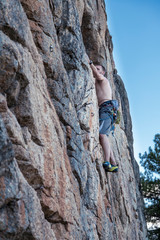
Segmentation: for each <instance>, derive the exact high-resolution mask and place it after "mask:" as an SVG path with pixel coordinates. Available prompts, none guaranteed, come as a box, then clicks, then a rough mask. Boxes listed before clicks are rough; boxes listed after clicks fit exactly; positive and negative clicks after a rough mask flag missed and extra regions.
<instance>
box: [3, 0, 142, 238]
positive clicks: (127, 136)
mask: <svg viewBox="0 0 160 240" xmlns="http://www.w3.org/2000/svg"><path fill="white" fill-rule="evenodd" d="M106 21H107V17H106V13H105V4H104V1H103V0H34V1H33V0H12V1H10V0H5V1H4V0H0V63H1V64H0V66H1V67H0V89H1V91H0V92H1V93H0V114H1V118H0V239H1V240H12V239H15V240H25V239H26V240H32V239H33V240H52V239H53V240H54V239H57V240H64V239H66V240H75V239H78V240H81V239H82V240H87V239H88V240H97V239H101V240H124V239H125V240H127V239H128V240H130V239H132V240H140V239H141V240H142V239H147V237H146V223H145V219H144V216H143V200H142V197H141V194H140V191H139V170H138V165H137V163H136V161H135V159H134V155H133V137H132V123H131V117H130V112H129V103H128V98H127V93H126V91H125V87H124V85H123V82H122V80H121V78H120V77H119V76H118V75H117V71H116V69H115V64H114V60H113V56H112V50H113V46H112V39H111V36H110V34H109V30H108V27H107V23H106ZM87 54H88V55H89V56H90V58H91V59H92V60H93V61H96V62H99V63H100V64H102V65H104V66H106V69H107V77H108V79H109V81H110V83H111V86H112V89H113V95H114V98H116V99H118V100H119V103H120V109H121V112H122V117H121V122H120V125H118V126H117V127H116V131H115V137H112V136H110V141H111V144H112V147H113V150H114V155H115V157H116V159H117V162H118V163H119V172H118V173H117V174H106V173H105V172H104V169H103V167H102V162H103V153H102V149H101V146H100V144H99V133H98V128H99V127H98V125H99V123H98V105H97V100H96V94H95V87H94V78H93V75H92V72H91V70H90V67H89V65H88V60H87Z"/></svg>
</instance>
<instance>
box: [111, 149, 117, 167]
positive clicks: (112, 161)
mask: <svg viewBox="0 0 160 240" xmlns="http://www.w3.org/2000/svg"><path fill="white" fill-rule="evenodd" d="M110 163H111V164H112V165H116V161H115V158H114V155H113V151H112V149H111V150H110Z"/></svg>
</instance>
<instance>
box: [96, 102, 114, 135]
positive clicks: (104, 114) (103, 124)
mask: <svg viewBox="0 0 160 240" xmlns="http://www.w3.org/2000/svg"><path fill="white" fill-rule="evenodd" d="M112 110H113V105H112V104H111V101H107V102H104V103H102V104H101V105H100V108H99V133H100V134H106V135H107V136H108V135H109V134H110V132H111V129H112V117H111V114H110V112H111V111H112Z"/></svg>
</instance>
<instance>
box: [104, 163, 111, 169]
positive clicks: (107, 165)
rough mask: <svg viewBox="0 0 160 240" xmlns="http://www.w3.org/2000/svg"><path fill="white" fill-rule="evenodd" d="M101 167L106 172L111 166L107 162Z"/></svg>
mask: <svg viewBox="0 0 160 240" xmlns="http://www.w3.org/2000/svg"><path fill="white" fill-rule="evenodd" d="M103 167H104V169H105V170H107V169H109V168H111V167H112V166H111V164H110V163H109V162H107V161H106V162H104V163H103Z"/></svg>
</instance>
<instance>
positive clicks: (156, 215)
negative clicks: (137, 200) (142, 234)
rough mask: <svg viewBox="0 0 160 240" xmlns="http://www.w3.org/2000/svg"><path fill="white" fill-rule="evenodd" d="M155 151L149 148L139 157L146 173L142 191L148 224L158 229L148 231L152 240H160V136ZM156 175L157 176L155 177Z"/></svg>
mask: <svg viewBox="0 0 160 240" xmlns="http://www.w3.org/2000/svg"><path fill="white" fill-rule="evenodd" d="M154 144H155V145H154V149H152V148H151V147H149V152H148V153H147V152H145V153H144V155H141V154H140V155H139V157H140V159H141V161H140V163H141V165H142V166H143V167H144V170H145V171H144V173H141V189H142V192H143V196H144V199H145V212H144V213H145V217H146V221H147V222H151V223H152V224H156V226H157V228H156V229H154V230H148V237H149V239H150V240H152V239H154V240H156V239H157V240H158V239H160V227H159V226H158V225H157V224H158V223H159V224H160V179H159V177H160V176H158V178H157V177H156V175H157V174H160V134H156V135H155V138H154ZM155 174H156V175H155Z"/></svg>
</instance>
